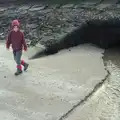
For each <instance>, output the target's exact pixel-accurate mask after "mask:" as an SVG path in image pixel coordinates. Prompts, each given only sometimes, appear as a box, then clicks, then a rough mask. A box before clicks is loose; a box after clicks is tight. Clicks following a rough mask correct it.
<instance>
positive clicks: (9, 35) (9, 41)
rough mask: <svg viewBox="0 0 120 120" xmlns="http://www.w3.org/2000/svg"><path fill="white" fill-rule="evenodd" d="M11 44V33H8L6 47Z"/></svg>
mask: <svg viewBox="0 0 120 120" xmlns="http://www.w3.org/2000/svg"><path fill="white" fill-rule="evenodd" d="M10 44H11V33H9V34H8V37H7V40H6V48H7V49H9V48H10Z"/></svg>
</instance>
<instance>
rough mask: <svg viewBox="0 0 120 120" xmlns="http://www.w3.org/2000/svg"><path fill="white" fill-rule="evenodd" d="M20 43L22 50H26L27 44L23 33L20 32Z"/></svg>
mask: <svg viewBox="0 0 120 120" xmlns="http://www.w3.org/2000/svg"><path fill="white" fill-rule="evenodd" d="M22 44H23V47H24V50H25V51H27V44H26V41H25V37H24V34H23V33H22Z"/></svg>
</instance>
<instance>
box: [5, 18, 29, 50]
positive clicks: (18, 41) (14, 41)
mask: <svg viewBox="0 0 120 120" xmlns="http://www.w3.org/2000/svg"><path fill="white" fill-rule="evenodd" d="M14 26H18V27H19V26H20V23H19V22H18V21H17V20H14V21H13V22H12V27H14ZM10 45H12V48H13V51H19V50H22V49H23V47H24V50H27V45H26V42H25V39H24V34H23V32H21V31H20V30H19V31H17V32H15V31H13V30H11V32H10V33H9V34H8V38H7V42H6V47H7V48H9V47H10Z"/></svg>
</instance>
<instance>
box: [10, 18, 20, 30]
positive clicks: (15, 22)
mask: <svg viewBox="0 0 120 120" xmlns="http://www.w3.org/2000/svg"><path fill="white" fill-rule="evenodd" d="M19 27H20V23H19V21H18V20H13V21H12V28H13V30H14V31H15V32H17V31H18V30H19Z"/></svg>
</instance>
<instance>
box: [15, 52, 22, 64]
mask: <svg viewBox="0 0 120 120" xmlns="http://www.w3.org/2000/svg"><path fill="white" fill-rule="evenodd" d="M13 55H14V60H15V62H16V64H17V65H21V57H22V50H20V51H13Z"/></svg>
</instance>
